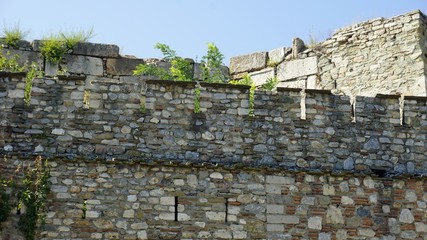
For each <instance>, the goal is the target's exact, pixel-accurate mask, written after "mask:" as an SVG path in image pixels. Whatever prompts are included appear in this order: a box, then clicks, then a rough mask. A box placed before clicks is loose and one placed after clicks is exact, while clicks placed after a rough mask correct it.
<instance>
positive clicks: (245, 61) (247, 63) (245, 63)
mask: <svg viewBox="0 0 427 240" xmlns="http://www.w3.org/2000/svg"><path fill="white" fill-rule="evenodd" d="M266 66H267V52H257V53H251V54H247V55H242V56H237V57H232V58H231V59H230V73H231V74H236V73H242V72H252V71H256V70H260V69H263V68H265V67H266Z"/></svg>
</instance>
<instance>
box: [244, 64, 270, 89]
mask: <svg viewBox="0 0 427 240" xmlns="http://www.w3.org/2000/svg"><path fill="white" fill-rule="evenodd" d="M249 76H251V79H252V81H253V82H254V83H255V85H256V86H260V85H262V84H264V83H266V82H267V80H268V79H270V78H274V68H265V69H263V70H260V71H257V72H251V73H249Z"/></svg>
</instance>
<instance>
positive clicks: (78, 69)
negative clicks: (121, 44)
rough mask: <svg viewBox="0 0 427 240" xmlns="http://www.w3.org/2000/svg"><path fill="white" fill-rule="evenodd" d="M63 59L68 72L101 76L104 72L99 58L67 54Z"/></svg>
mask: <svg viewBox="0 0 427 240" xmlns="http://www.w3.org/2000/svg"><path fill="white" fill-rule="evenodd" d="M65 60H66V62H67V70H68V72H69V73H74V74H87V75H95V76H102V75H103V74H104V67H103V63H102V59H101V58H95V57H86V56H75V55H67V56H65Z"/></svg>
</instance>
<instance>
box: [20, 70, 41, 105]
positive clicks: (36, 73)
mask: <svg viewBox="0 0 427 240" xmlns="http://www.w3.org/2000/svg"><path fill="white" fill-rule="evenodd" d="M37 77H38V78H40V77H43V71H42V70H41V69H40V67H39V66H38V64H37V63H35V62H33V63H31V65H30V66H29V67H28V69H27V75H26V77H25V89H24V102H25V104H26V105H27V106H28V105H30V101H31V91H32V88H33V80H34V78H37Z"/></svg>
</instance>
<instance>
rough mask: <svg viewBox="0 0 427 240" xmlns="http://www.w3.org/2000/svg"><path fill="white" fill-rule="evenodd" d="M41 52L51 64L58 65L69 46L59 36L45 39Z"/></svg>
mask: <svg viewBox="0 0 427 240" xmlns="http://www.w3.org/2000/svg"><path fill="white" fill-rule="evenodd" d="M40 52H41V54H42V55H43V57H45V58H46V60H47V61H49V62H50V63H58V62H59V61H60V60H61V59H62V56H64V54H65V53H66V52H67V45H66V44H65V42H64V41H62V39H61V38H60V37H59V36H57V35H50V36H49V37H47V38H45V39H43V41H42V44H41V46H40Z"/></svg>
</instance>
